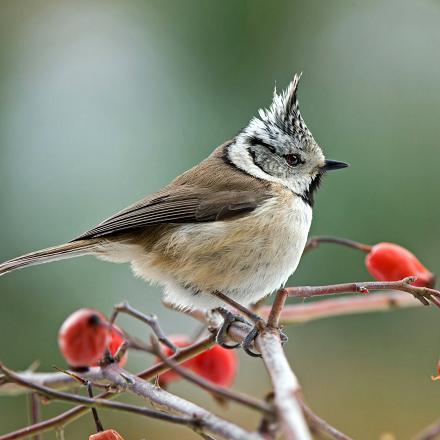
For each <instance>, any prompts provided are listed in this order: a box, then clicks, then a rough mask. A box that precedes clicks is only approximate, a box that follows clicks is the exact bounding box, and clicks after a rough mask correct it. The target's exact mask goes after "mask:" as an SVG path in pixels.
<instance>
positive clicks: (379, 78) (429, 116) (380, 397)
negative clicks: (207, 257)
mask: <svg viewBox="0 0 440 440" xmlns="http://www.w3.org/2000/svg"><path fill="white" fill-rule="evenodd" d="M0 5H1V6H0V154H1V156H0V202H1V216H0V226H1V228H0V260H5V259H7V258H11V257H14V256H17V255H19V254H22V253H24V252H27V251H31V250H34V249H38V248H41V247H47V246H49V245H53V244H57V243H60V242H64V241H66V240H68V239H70V238H72V237H74V236H76V235H78V234H79V233H81V232H83V231H85V230H86V229H88V228H89V227H92V226H94V225H95V224H96V223H97V222H98V221H100V220H102V219H103V218H105V217H107V216H108V215H110V214H112V213H114V212H115V211H117V210H119V209H121V208H123V207H125V206H126V205H128V204H129V203H131V202H133V201H136V200H137V199H139V198H141V197H143V196H144V195H146V194H148V193H150V192H152V191H154V190H156V189H158V188H160V187H161V186H162V185H164V184H166V183H167V182H168V181H169V180H170V179H171V178H172V177H174V176H175V175H177V174H179V173H181V172H182V171H184V170H185V169H187V168H189V167H191V166H192V165H193V164H195V163H196V162H198V161H199V160H201V159H202V158H204V157H205V156H206V155H207V154H209V152H210V151H211V150H212V149H213V148H214V147H215V146H216V145H218V144H220V143H221V142H223V141H225V140H227V139H229V138H230V137H231V136H233V135H234V134H235V133H237V131H238V130H239V129H240V128H241V127H243V126H244V125H245V124H246V123H247V121H248V120H249V119H250V118H251V117H252V116H253V115H254V114H255V113H256V110H257V109H258V108H259V107H261V106H265V105H268V104H269V103H270V99H271V94H272V90H273V86H274V84H275V82H276V83H277V85H278V87H279V88H281V87H284V86H285V85H286V84H287V83H288V81H289V80H290V79H291V78H292V76H293V74H294V73H295V72H299V71H302V72H303V78H302V81H301V85H300V104H301V108H302V113H303V115H304V118H305V120H306V122H307V124H308V126H309V127H310V128H311V130H312V132H313V133H314V135H315V138H316V139H317V140H318V142H319V143H320V144H321V145H322V146H323V148H324V150H325V152H326V153H327V155H328V157H330V158H332V159H339V160H344V161H347V162H350V163H351V165H352V166H351V168H349V169H348V170H344V171H342V172H340V173H335V174H334V175H333V174H332V175H331V176H329V177H328V178H327V179H326V181H325V182H324V185H323V187H322V189H321V190H320V191H319V194H318V197H317V203H316V208H315V219H314V223H313V226H312V233H313V234H332V235H339V236H344V237H349V238H353V239H357V240H359V241H363V242H367V243H375V242H378V241H383V240H386V241H395V242H398V243H401V244H403V245H405V246H407V247H409V248H410V249H411V250H413V251H414V252H415V253H417V254H418V255H419V256H420V257H421V259H422V261H423V262H424V263H426V264H427V265H428V267H430V268H431V269H432V270H433V271H434V272H436V271H437V272H438V271H439V268H440V252H439V251H438V250H439V246H440V239H439V238H438V237H439V234H438V232H439V226H438V225H439V222H438V216H439V213H440V212H439V206H438V191H437V189H438V187H439V184H440V174H439V172H438V170H439V159H440V153H439V126H440V124H439V110H440V93H439V78H440V56H439V47H440V26H439V23H440V3H439V2H438V1H434V0H418V1H417V2H414V1H410V0H389V1H372V0H370V1H368V2H365V1H361V0H354V1H342V0H337V1H335V0H334V1H331V2H329V1H322V0H321V1H318V0H312V1H310V0H309V1H305V0H304V1H273V2H265V1H262V0H261V1H260V0H259V1H255V0H254V1H250V0H249V1H234V0H228V1H222V2H214V1H202V0H198V1H196V0H191V1H189V0H185V1H178V0H174V1H159V0H156V1H134V0H126V1H124V2H121V1H116V0H113V1H90V0H87V1H85V0H84V1H70V2H68V1H49V0H47V1H46V0H41V1H40V0H34V1H25V0H18V1H15V0H1V2H0ZM368 278H369V276H368V274H367V272H366V270H365V268H364V265H363V255H360V254H358V253H356V252H355V251H352V250H349V249H339V248H337V247H334V246H330V245H328V246H327V247H323V248H322V249H321V250H320V251H319V252H316V253H313V254H310V255H307V256H306V257H305V258H304V259H303V261H302V263H301V264H300V267H299V269H298V271H297V273H296V274H295V277H294V278H293V279H291V280H290V284H319V283H332V282H343V281H349V280H365V279H368ZM0 293H1V303H0V304H1V305H0V333H1V335H2V336H1V339H0V358H1V359H2V360H3V361H4V362H6V363H7V364H8V365H9V366H10V367H13V368H16V369H24V368H26V367H27V366H28V365H29V364H30V363H31V362H32V361H33V360H35V359H39V360H40V361H41V368H42V369H50V368H51V366H52V365H53V364H57V365H59V366H63V365H64V363H63V361H62V359H61V357H60V355H59V354H58V349H57V343H56V334H57V330H58V327H59V325H60V324H61V322H62V321H63V319H64V318H65V317H66V316H67V315H68V314H69V313H70V312H72V311H73V310H75V309H76V308H78V307H83V306H93V307H97V308H99V309H101V310H103V311H104V312H105V313H110V310H111V306H112V304H114V303H116V302H118V301H120V300H122V299H128V300H129V301H130V302H131V303H132V304H133V305H135V306H137V307H139V308H141V309H142V310H145V311H149V312H154V313H156V314H158V315H159V317H160V318H161V320H162V323H163V325H164V327H165V329H166V330H167V331H168V332H170V333H176V332H187V333H190V332H192V331H194V329H195V324H194V323H193V321H192V320H191V319H189V318H188V319H187V318H185V317H183V316H181V315H179V314H177V313H174V312H172V311H169V310H166V309H165V308H164V307H163V306H162V305H161V303H160V291H159V289H157V288H153V287H151V286H148V285H146V284H145V283H143V282H142V281H140V280H137V279H135V278H134V277H133V276H132V275H131V273H130V270H129V268H128V267H127V266H125V265H112V264H108V263H103V262H99V261H97V260H94V259H92V258H83V259H76V260H71V261H68V262H61V263H56V264H52V265H47V266H39V267H36V268H30V269H28V270H25V271H20V272H16V273H14V274H11V275H10V276H7V277H4V278H2V279H1V280H0ZM439 319H440V315H439V311H438V310H433V309H432V308H431V309H422V308H419V309H414V310H406V311H396V312H393V313H386V314H380V313H374V314H368V315H358V316H348V317H342V318H332V319H325V320H321V321H317V322H314V323H309V324H307V325H303V326H298V327H296V328H290V329H289V331H288V333H289V337H290V340H289V344H288V346H287V351H288V353H289V357H290V360H291V362H292V365H293V366H294V368H295V370H296V372H297V374H298V376H299V378H300V380H301V383H302V385H303V387H304V390H305V396H306V398H307V401H308V402H309V404H310V405H311V406H312V407H313V408H314V409H315V410H316V411H317V412H318V413H319V414H320V415H321V416H323V417H325V418H326V419H328V420H329V421H330V422H331V423H333V424H334V425H335V426H337V427H339V428H340V429H342V430H343V431H345V432H346V433H347V434H349V435H351V436H353V437H354V438H356V439H378V438H380V437H381V436H383V433H387V432H390V433H394V434H395V436H396V437H397V438H398V439H409V438H411V437H412V435H414V434H415V433H416V432H417V431H418V430H419V429H421V428H422V427H424V426H425V425H427V424H428V423H430V422H432V421H433V420H435V419H436V418H440V405H439V403H440V395H439V394H440V388H439V384H438V383H432V382H431V380H430V375H431V374H433V373H435V369H436V363H437V359H438V356H439V351H440V346H439V342H440V335H439V333H438V329H439V322H440V321H439ZM121 322H122V324H123V325H124V326H125V327H126V328H127V329H128V330H130V331H132V332H134V333H137V334H138V335H142V334H144V333H142V332H145V330H144V329H143V328H142V326H139V325H138V324H136V323H133V322H132V321H130V320H127V319H123V320H122V321H121ZM145 334H146V333H145ZM240 356H241V369H240V374H239V378H238V383H237V388H238V389H240V390H242V391H245V392H250V393H252V394H254V395H256V396H263V395H264V394H265V393H266V392H267V391H268V389H269V387H270V384H269V382H268V380H267V377H266V374H265V372H264V370H263V368H262V366H261V362H260V361H258V360H255V359H249V358H247V357H246V356H243V355H240ZM150 362H151V360H150V359H149V358H148V357H145V356H140V355H133V356H131V358H130V360H129V364H128V367H129V368H130V369H132V371H136V370H138V369H140V368H143V367H145V366H146V365H148V364H149V363H150ZM171 390H172V391H173V392H176V393H178V394H179V395H182V396H185V397H188V398H191V399H193V400H195V401H196V402H199V403H201V404H202V405H204V406H206V407H207V408H211V409H213V410H215V411H216V412H217V413H219V414H223V415H224V416H225V417H228V418H230V419H232V420H235V421H237V422H240V423H242V424H243V425H245V426H247V427H249V428H253V427H255V426H256V424H257V423H258V418H257V416H256V414H255V413H251V412H248V411H245V410H242V409H241V408H239V407H236V406H234V405H232V406H231V407H229V408H225V409H222V408H219V407H218V406H216V404H215V403H213V402H212V400H211V399H210V397H207V396H206V394H204V393H202V392H200V391H199V390H195V389H194V387H192V386H190V385H188V384H184V383H179V384H175V385H173V386H172V388H171ZM132 401H135V400H132ZM67 407H68V406H67V405H63V404H56V405H55V404H52V405H50V406H48V407H47V408H45V409H44V415H45V416H49V415H51V414H56V413H58V412H60V411H61V410H62V409H65V408H67ZM102 417H103V420H104V423H105V424H106V425H107V426H110V425H111V426H113V427H115V428H117V429H118V430H119V431H120V432H121V433H123V434H124V435H125V438H126V439H129V440H131V439H144V438H145V439H148V440H154V439H163V438H175V437H176V436H177V435H178V436H179V438H180V439H181V440H184V439H193V438H196V436H195V435H194V434H192V433H191V432H190V431H188V430H186V429H185V428H178V427H175V426H169V425H166V424H164V423H158V422H153V421H151V420H148V419H143V418H140V417H136V416H127V415H120V414H117V413H110V412H105V411H103V412H102ZM26 423H27V411H26V402H25V399H24V398H21V397H17V398H5V397H2V398H0V433H4V432H7V431H10V430H13V429H14V428H18V427H21V426H23V425H25V424H26ZM92 430H93V425H92V419H91V417H86V418H82V419H81V420H80V421H77V422H75V423H74V424H72V425H70V426H68V427H67V428H66V431H65V434H66V438H67V439H85V438H87V436H88V434H90V433H91V432H92ZM44 438H45V439H54V438H55V434H54V433H50V434H46V435H45V437H44Z"/></svg>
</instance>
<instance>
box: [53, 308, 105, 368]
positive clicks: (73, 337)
mask: <svg viewBox="0 0 440 440" xmlns="http://www.w3.org/2000/svg"><path fill="white" fill-rule="evenodd" d="M109 342H110V334H109V330H108V323H107V320H106V318H105V316H104V315H103V314H102V313H101V312H99V311H97V310H94V309H80V310H77V311H76V312H74V313H72V314H71V315H70V316H69V317H68V318H67V319H66V320H65V321H64V323H63V325H62V326H61V328H60V330H59V333H58V345H59V347H60V351H61V354H62V355H63V357H64V359H65V360H66V361H67V363H68V364H69V365H70V366H72V367H88V366H91V365H95V364H97V363H98V362H99V360H100V359H101V358H102V355H103V353H104V350H105V348H106V347H107V345H108V344H109Z"/></svg>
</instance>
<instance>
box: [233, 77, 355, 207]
mask: <svg viewBox="0 0 440 440" xmlns="http://www.w3.org/2000/svg"><path fill="white" fill-rule="evenodd" d="M299 79H300V75H295V77H294V78H293V81H292V82H291V83H290V84H289V86H288V87H287V89H286V90H285V91H283V92H281V93H280V94H278V93H277V92H276V90H275V91H274V96H273V101H272V104H271V105H270V107H269V108H268V109H260V110H259V117H255V118H253V119H252V120H251V121H250V122H249V124H248V125H247V127H245V128H244V129H243V130H242V131H241V132H240V133H239V134H238V135H237V137H236V138H235V139H234V142H233V143H232V144H231V145H230V146H229V149H228V158H229V160H230V161H231V162H232V163H233V164H234V165H235V166H236V167H238V168H239V169H241V170H242V171H245V172H246V173H248V174H251V175H253V176H254V177H257V178H260V179H264V180H268V181H272V182H278V183H281V184H282V185H284V186H286V187H287V188H289V189H290V190H291V191H293V192H294V193H296V194H297V195H299V196H300V197H301V198H302V199H303V200H304V201H306V202H307V203H308V204H310V205H313V194H314V192H315V190H316V189H317V188H318V186H319V183H320V180H321V177H322V176H323V174H324V173H325V172H327V171H330V170H335V169H339V168H345V167H346V166H347V164H346V163H344V162H337V161H332V160H326V159H325V157H324V154H323V152H322V150H321V148H320V146H319V145H318V144H317V142H316V141H315V139H314V138H313V135H312V133H311V132H310V130H309V129H308V128H307V126H306V124H305V122H304V120H303V118H302V116H301V114H300V111H299V106H298V99H297V89H298V82H299Z"/></svg>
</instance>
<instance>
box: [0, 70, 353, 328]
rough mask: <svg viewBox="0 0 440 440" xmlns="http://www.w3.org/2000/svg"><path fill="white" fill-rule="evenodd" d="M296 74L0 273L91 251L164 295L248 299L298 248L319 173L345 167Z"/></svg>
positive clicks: (278, 275) (199, 305)
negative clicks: (117, 201)
mask: <svg viewBox="0 0 440 440" xmlns="http://www.w3.org/2000/svg"><path fill="white" fill-rule="evenodd" d="M300 77H301V75H300V74H295V75H294V77H293V80H292V81H291V82H290V83H289V85H288V86H287V88H286V89H285V90H284V91H281V92H280V93H278V92H277V90H276V88H275V90H274V92H273V99H272V102H271V103H270V105H269V106H268V107H267V108H261V109H260V110H259V111H258V115H257V116H254V117H252V118H251V120H250V122H249V123H248V124H247V126H245V127H244V128H243V129H242V130H240V131H239V133H238V134H237V135H236V136H235V137H233V138H232V139H231V140H229V141H227V142H225V143H223V144H222V145H220V146H218V147H217V148H215V149H214V150H213V152H212V153H211V154H210V155H209V156H208V157H207V158H206V159H204V160H202V161H201V162H200V163H199V164H197V165H195V166H194V167H193V168H191V169H189V170H188V171H186V172H184V173H183V174H181V175H179V176H178V177H176V178H175V179H174V180H172V181H171V183H169V184H168V185H166V186H165V187H163V188H162V189H160V190H159V191H157V192H155V193H153V194H151V195H149V196H147V197H145V198H144V199H142V200H140V201H138V202H136V203H134V204H132V205H131V206H129V207H128V208H126V209H123V210H122V211H120V212H118V213H116V214H115V215H113V216H111V217H109V218H107V219H106V220H104V221H102V222H101V223H99V224H98V225H97V226H96V227H94V228H92V229H90V230H88V231H87V232H85V233H83V234H82V235H80V236H79V237H77V238H75V239H73V240H71V241H69V242H67V243H65V244H61V245H59V246H55V247H49V248H46V249H42V250H39V251H36V252H32V253H28V254H26V255H23V256H20V257H17V258H14V259H11V260H9V261H6V262H4V263H2V264H0V276H2V275H5V274H7V273H9V272H12V271H14V270H17V269H21V268H24V267H27V266H32V265H36V264H42V263H48V262H52V261H56V260H62V259H67V258H72V257H79V256H84V255H92V256H95V257H97V258H99V259H102V260H106V261H110V262H114V263H130V264H131V268H132V271H133V272H134V274H135V275H136V276H138V277H141V278H142V279H144V280H146V281H148V282H151V283H156V284H159V285H160V286H162V288H163V292H164V296H163V299H164V301H165V302H166V303H167V304H170V305H171V306H173V307H175V308H177V309H181V310H184V311H189V310H201V311H206V312H208V311H210V310H214V309H217V308H221V309H222V310H224V309H225V306H226V309H228V307H227V306H228V305H227V304H225V301H224V299H225V298H226V299H230V301H232V302H235V303H237V304H240V305H242V306H243V307H249V306H250V305H251V304H254V303H256V302H257V301H259V300H260V299H262V298H264V297H266V296H268V295H269V294H271V293H272V292H274V291H276V290H277V289H279V288H281V287H282V286H284V285H285V283H286V282H287V280H288V278H289V277H290V276H291V275H292V274H293V273H294V272H295V270H296V268H297V266H298V263H299V261H300V258H301V255H302V253H303V250H304V247H305V244H306V241H307V237H308V233H309V229H310V226H311V222H312V210H313V206H314V196H315V193H316V191H317V189H318V187H319V185H320V183H321V181H322V177H323V176H324V175H325V174H326V173H327V172H328V171H332V170H337V169H341V168H345V167H347V166H348V164H346V163H345V162H340V161H335V160H329V159H326V158H325V156H324V153H323V151H322V149H321V147H320V146H319V145H318V143H317V142H316V141H315V139H314V137H313V135H312V133H311V132H310V130H309V129H308V127H307V125H306V124H305V122H304V120H303V118H302V115H301V113H300V110H299V104H298V97H297V92H298V84H299V80H300ZM219 292H220V293H221V295H222V297H220V296H219V294H218V293H219ZM225 316H226V315H225ZM225 321H226V319H225Z"/></svg>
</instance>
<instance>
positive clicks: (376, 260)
mask: <svg viewBox="0 0 440 440" xmlns="http://www.w3.org/2000/svg"><path fill="white" fill-rule="evenodd" d="M365 264H366V266H367V269H368V271H369V272H370V274H371V275H372V276H373V277H374V278H376V280H379V281H398V280H401V279H403V278H406V277H409V276H416V277H417V281H415V282H414V283H412V284H413V285H414V286H421V287H433V286H434V284H435V275H434V274H433V273H431V272H430V271H429V270H428V269H427V268H426V267H425V266H423V264H422V263H420V261H419V260H418V259H417V258H416V256H415V255H414V254H412V253H411V252H410V251H408V250H407V249H405V248H403V247H402V246H399V245H397V244H393V243H379V244H376V245H375V246H373V247H372V248H371V251H370V252H369V253H368V255H367V257H366V258H365Z"/></svg>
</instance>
